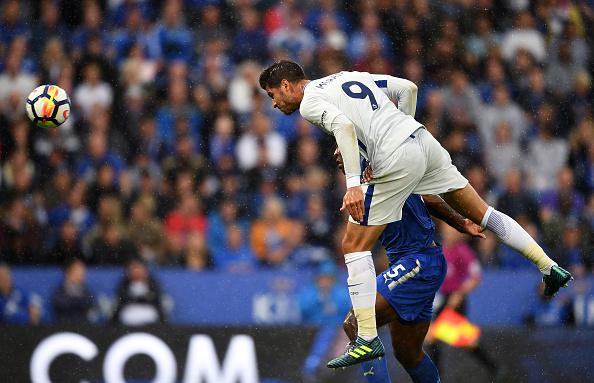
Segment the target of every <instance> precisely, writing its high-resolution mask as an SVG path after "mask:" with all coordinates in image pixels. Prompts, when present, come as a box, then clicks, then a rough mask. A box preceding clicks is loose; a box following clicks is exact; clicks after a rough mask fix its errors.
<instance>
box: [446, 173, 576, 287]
mask: <svg viewBox="0 0 594 383" xmlns="http://www.w3.org/2000/svg"><path fill="white" fill-rule="evenodd" d="M443 198H444V200H445V201H446V202H447V203H448V205H450V206H451V207H452V208H454V209H455V210H456V211H458V213H460V214H462V215H464V216H465V217H467V218H469V219H470V220H472V221H473V222H474V223H476V224H478V225H481V227H483V228H487V229H489V230H490V231H491V232H493V233H494V234H495V235H497V237H498V238H499V240H500V241H501V242H503V243H505V244H506V245H508V246H509V247H511V248H512V249H514V250H516V251H517V252H519V253H520V254H522V255H523V256H524V257H526V258H527V259H529V260H530V261H532V263H534V264H535V265H536V266H537V267H538V269H539V270H540V271H541V272H542V273H543V274H544V275H545V276H544V281H545V285H546V288H545V294H546V295H547V296H552V295H554V294H555V293H556V292H557V291H558V290H559V288H561V287H563V286H565V285H566V284H567V282H569V280H570V279H571V274H570V273H569V272H568V271H566V270H565V269H563V268H561V267H559V266H558V265H557V263H556V262H555V261H553V260H552V259H551V258H549V257H548V256H547V255H546V253H545V252H544V250H543V249H542V247H540V246H539V245H538V243H536V241H535V240H534V239H533V238H532V237H531V236H530V234H528V233H527V232H526V230H524V228H522V226H520V224H519V223H517V222H516V220H514V219H513V218H511V217H509V216H508V215H506V214H504V213H502V212H500V211H498V210H495V209H494V208H492V207H491V206H489V205H487V203H486V202H485V201H484V200H483V199H482V198H481V197H480V196H479V195H478V193H477V192H476V191H475V190H474V188H473V187H472V185H470V184H468V185H466V187H464V188H462V189H458V190H454V191H451V192H448V193H445V194H443Z"/></svg>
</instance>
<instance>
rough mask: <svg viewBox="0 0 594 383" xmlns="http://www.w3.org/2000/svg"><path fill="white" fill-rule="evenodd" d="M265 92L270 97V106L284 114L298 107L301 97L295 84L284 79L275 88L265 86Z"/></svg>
mask: <svg viewBox="0 0 594 383" xmlns="http://www.w3.org/2000/svg"><path fill="white" fill-rule="evenodd" d="M266 93H267V94H268V97H270V98H271V99H272V107H274V108H277V109H278V110H280V111H281V112H283V113H284V114H291V113H293V112H294V111H296V110H297V109H299V105H300V103H301V98H302V97H299V94H298V89H297V86H296V85H294V84H291V83H290V82H288V81H286V80H283V81H282V82H281V84H280V85H279V86H277V87H275V88H271V87H266Z"/></svg>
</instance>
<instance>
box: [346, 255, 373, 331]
mask: <svg viewBox="0 0 594 383" xmlns="http://www.w3.org/2000/svg"><path fill="white" fill-rule="evenodd" d="M344 262H345V263H346V266H347V270H348V272H349V278H348V280H347V282H348V284H349V295H350V296H351V302H352V303H353V311H354V312H355V317H356V318H357V324H358V335H359V336H360V337H361V338H363V339H365V340H367V341H370V340H372V339H373V338H375V337H377V327H376V323H375V294H376V291H377V285H376V281H375V266H374V265H373V258H372V257H371V251H360V252H356V253H349V254H345V255H344Z"/></svg>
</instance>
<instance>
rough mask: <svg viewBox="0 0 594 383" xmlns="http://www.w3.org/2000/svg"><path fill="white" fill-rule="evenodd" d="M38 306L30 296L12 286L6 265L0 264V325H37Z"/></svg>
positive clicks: (38, 319)
mask: <svg viewBox="0 0 594 383" xmlns="http://www.w3.org/2000/svg"><path fill="white" fill-rule="evenodd" d="M40 319H41V310H40V309H39V306H38V305H36V304H34V303H33V300H32V299H31V295H30V294H29V293H27V292H26V291H24V290H22V289H20V288H19V287H17V286H14V285H13V283H12V275H11V273H10V268H9V267H8V265H5V264H0V323H1V324H10V325H38V324H39V321H40Z"/></svg>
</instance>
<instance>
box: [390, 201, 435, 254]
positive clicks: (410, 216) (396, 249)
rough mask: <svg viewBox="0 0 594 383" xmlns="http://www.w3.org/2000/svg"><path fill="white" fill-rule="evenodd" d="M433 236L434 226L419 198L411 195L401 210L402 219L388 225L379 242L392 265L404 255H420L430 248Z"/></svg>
mask: <svg viewBox="0 0 594 383" xmlns="http://www.w3.org/2000/svg"><path fill="white" fill-rule="evenodd" d="M434 234H435V224H434V223H433V220H432V219H431V217H430V216H429V212H428V211H427V208H426V207H425V204H424V203H423V200H422V199H421V196H419V195H416V194H411V195H410V197H408V199H407V200H406V202H405V203H404V207H403V208H402V219H401V220H400V221H396V222H392V223H390V224H388V226H386V229H385V230H384V232H383V233H382V235H381V237H380V241H381V243H382V245H383V246H384V247H385V248H386V251H387V253H388V259H389V260H390V265H392V264H394V263H395V262H396V261H397V260H398V258H400V257H401V256H403V255H405V254H411V253H421V252H423V251H425V250H426V249H428V248H430V247H431V244H432V243H433V235H434Z"/></svg>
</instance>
